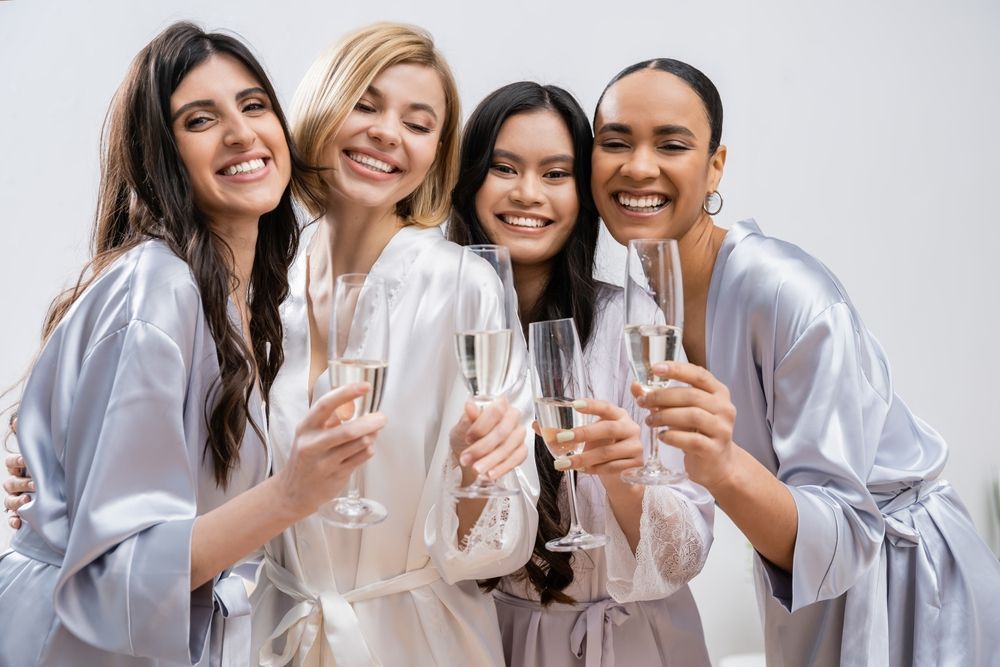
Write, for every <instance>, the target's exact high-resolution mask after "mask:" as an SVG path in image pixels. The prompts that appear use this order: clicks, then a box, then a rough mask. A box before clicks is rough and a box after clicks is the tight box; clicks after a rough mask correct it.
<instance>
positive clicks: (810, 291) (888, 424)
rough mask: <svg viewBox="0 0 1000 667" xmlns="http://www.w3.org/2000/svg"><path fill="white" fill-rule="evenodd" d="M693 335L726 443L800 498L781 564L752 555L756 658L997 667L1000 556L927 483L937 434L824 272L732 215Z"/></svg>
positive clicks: (939, 450)
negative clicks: (730, 431) (718, 390)
mask: <svg viewBox="0 0 1000 667" xmlns="http://www.w3.org/2000/svg"><path fill="white" fill-rule="evenodd" d="M706 336H707V341H706V342H707V350H708V354H707V356H708V369H709V370H710V371H711V372H712V373H713V374H714V375H715V376H716V377H717V378H718V379H719V380H721V381H722V382H724V383H725V384H726V385H727V386H728V387H729V390H730V392H731V394H732V400H733V402H734V404H735V406H736V409H737V418H736V427H735V432H734V436H733V437H734V440H735V441H736V442H737V443H738V444H739V445H740V446H742V447H743V448H744V449H746V450H747V451H748V452H750V453H751V454H752V455H753V456H754V457H755V458H756V459H757V460H758V461H760V462H761V463H762V464H763V465H764V466H766V467H767V468H768V469H769V470H770V471H772V472H773V473H774V474H775V475H776V476H777V477H778V479H779V480H781V481H782V482H783V483H785V484H786V485H787V487H788V489H789V491H790V492H791V494H792V497H793V498H794V501H795V505H796V508H797V509H798V535H797V537H796V542H795V557H794V564H793V567H792V572H791V573H787V572H784V571H783V570H780V569H778V568H776V567H774V566H773V565H771V564H769V563H767V562H766V561H764V560H763V559H761V558H759V557H758V558H757V563H756V575H757V584H758V585H757V591H758V601H759V604H760V608H761V611H762V614H763V624H764V635H765V647H766V651H767V657H768V664H769V665H772V666H788V667H799V666H801V665H879V666H881V665H900V666H901V665H911V664H914V665H997V664H1000V564H998V561H997V559H996V557H994V556H993V554H992V553H990V551H989V549H988V548H987V547H986V545H985V544H984V543H983V541H982V540H981V539H980V538H979V536H978V535H977V533H976V530H975V527H974V526H973V524H972V521H971V519H970V518H969V515H968V512H967V511H966V509H965V507H964V506H963V505H962V503H961V501H960V500H959V498H958V496H957V495H956V493H955V492H954V490H953V489H952V488H951V487H950V486H949V485H948V483H947V482H945V481H943V480H941V479H939V476H940V474H941V471H942V469H943V468H944V464H945V461H946V459H947V454H948V449H947V445H946V444H945V442H944V441H943V440H942V438H941V437H940V436H939V435H938V434H937V433H935V432H934V431H933V430H932V429H931V428H930V427H929V426H927V425H926V424H925V423H923V422H922V421H921V420H920V419H918V418H917V417H916V416H915V415H913V413H911V412H910V410H909V409H908V408H907V407H906V405H904V404H903V402H902V401H901V400H900V399H899V397H897V396H896V394H895V393H894V391H893V385H892V378H891V375H890V373H889V364H888V361H887V359H886V355H885V353H884V352H883V351H882V348H881V347H880V346H879V344H878V342H877V341H876V340H875V338H874V337H873V336H872V335H871V333H869V331H868V330H867V329H866V328H865V326H864V324H863V323H862V321H861V318H860V316H859V315H858V313H857V311H856V310H855V309H854V306H853V305H852V304H851V302H850V300H849V299H848V297H847V294H846V293H845V291H844V288H843V286H842V285H841V284H840V283H839V282H838V281H837V279H836V277H834V276H833V274H832V273H830V271H829V270H828V269H827V268H826V267H825V266H823V265H822V264H821V263H820V262H818V261H817V260H816V259H815V258H813V257H812V256H810V255H808V254H807V253H805V252H804V251H802V250H801V249H800V248H798V247H796V246H793V245H791V244H788V243H784V242H782V241H778V240H776V239H771V238H768V237H766V236H764V235H763V234H761V232H760V230H759V229H758V227H757V225H756V224H755V223H754V222H753V221H752V220H751V221H744V222H740V223H737V224H736V225H735V226H733V228H732V229H730V230H729V232H728V234H727V235H726V238H725V241H724V242H723V245H722V248H721V249H720V251H719V254H718V258H717V260H716V265H715V268H714V270H713V274H712V280H711V285H710V288H709V294H708V313H707V317H706Z"/></svg>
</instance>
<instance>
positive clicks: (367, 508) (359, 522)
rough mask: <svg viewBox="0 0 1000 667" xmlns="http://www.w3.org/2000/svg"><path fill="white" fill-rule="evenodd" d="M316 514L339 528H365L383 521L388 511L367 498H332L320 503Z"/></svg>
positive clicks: (380, 504)
mask: <svg viewBox="0 0 1000 667" xmlns="http://www.w3.org/2000/svg"><path fill="white" fill-rule="evenodd" d="M317 514H319V515H320V516H321V517H323V518H324V519H326V520H327V521H329V522H330V523H331V524H333V525H334V526H337V527H339V528H366V527H368V526H374V525H375V524H377V523H381V522H382V521H385V518H386V517H387V516H389V511H388V510H387V509H386V508H385V506H384V505H382V503H379V502H376V501H374V500H369V499H368V498H357V499H353V500H352V499H351V498H334V499H333V500H331V501H330V502H328V503H326V504H324V505H321V506H320V508H319V509H318V510H317Z"/></svg>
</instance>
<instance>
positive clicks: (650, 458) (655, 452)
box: [645, 426, 661, 470]
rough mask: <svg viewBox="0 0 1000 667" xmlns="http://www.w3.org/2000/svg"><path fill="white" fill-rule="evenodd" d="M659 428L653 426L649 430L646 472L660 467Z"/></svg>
mask: <svg viewBox="0 0 1000 667" xmlns="http://www.w3.org/2000/svg"><path fill="white" fill-rule="evenodd" d="M660 428H661V427H659V426H654V427H653V428H651V429H649V442H648V443H647V445H646V464H645V467H646V469H647V470H654V469H656V468H659V467H660V438H659V434H660Z"/></svg>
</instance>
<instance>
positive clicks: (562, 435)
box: [556, 431, 576, 442]
mask: <svg viewBox="0 0 1000 667" xmlns="http://www.w3.org/2000/svg"><path fill="white" fill-rule="evenodd" d="M575 437H576V434H575V433H573V431H559V432H558V433H556V442H573V439H574V438H575Z"/></svg>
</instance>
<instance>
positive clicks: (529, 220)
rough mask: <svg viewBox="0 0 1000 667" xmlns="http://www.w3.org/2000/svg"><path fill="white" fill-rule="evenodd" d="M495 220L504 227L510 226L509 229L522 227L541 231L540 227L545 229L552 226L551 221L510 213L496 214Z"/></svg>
mask: <svg viewBox="0 0 1000 667" xmlns="http://www.w3.org/2000/svg"><path fill="white" fill-rule="evenodd" d="M497 218H498V219H499V220H500V222H502V223H504V224H505V225H510V226H511V227H523V228H527V229H541V228H542V227H547V226H548V225H551V224H552V221H551V220H550V219H548V218H539V217H536V216H527V215H515V214H510V213H499V214H497Z"/></svg>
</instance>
